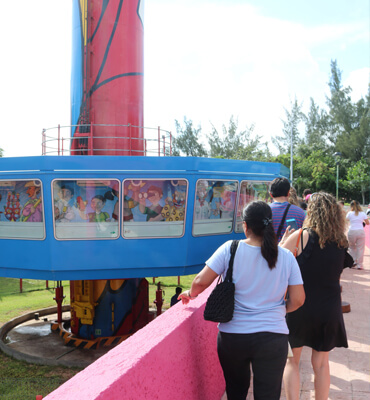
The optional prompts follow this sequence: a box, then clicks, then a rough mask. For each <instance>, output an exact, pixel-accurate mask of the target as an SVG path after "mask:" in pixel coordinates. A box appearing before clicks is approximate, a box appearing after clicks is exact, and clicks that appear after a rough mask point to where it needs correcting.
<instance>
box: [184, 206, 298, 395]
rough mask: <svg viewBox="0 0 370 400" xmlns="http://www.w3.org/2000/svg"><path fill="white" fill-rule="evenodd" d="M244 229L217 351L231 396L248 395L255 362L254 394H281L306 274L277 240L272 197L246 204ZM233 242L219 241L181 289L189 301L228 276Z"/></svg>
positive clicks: (236, 256) (227, 390)
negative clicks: (291, 325)
mask: <svg viewBox="0 0 370 400" xmlns="http://www.w3.org/2000/svg"><path fill="white" fill-rule="evenodd" d="M243 229H244V233H245V236H246V239H245V240H241V241H240V242H239V245H238V248H237V251H236V253H235V259H234V266H233V282H234V283H235V306H234V315H233V318H232V320H231V321H229V322H226V323H220V324H219V325H218V329H219V334H218V338H217V351H218V357H219V360H220V364H221V367H222V370H223V373H224V377H225V381H226V393H227V398H228V400H236V399H237V400H239V399H245V398H246V397H247V394H248V390H249V383H250V366H251V365H252V369H253V392H254V398H256V399H262V398H264V399H265V398H266V399H269V400H278V399H280V392H281V382H282V376H283V370H284V366H285V363H286V359H287V352H288V327H287V325H286V321H285V314H286V313H287V312H291V311H295V310H296V309H297V308H299V307H301V306H302V304H303V303H304V299H305V294H304V289H303V281H302V276H301V273H300V270H299V267H298V264H297V261H296V259H295V258H294V256H293V254H292V253H290V252H289V251H287V250H286V249H283V248H281V247H278V245H277V239H276V235H275V232H274V229H273V226H272V212H271V208H270V206H269V205H268V204H267V203H265V202H263V201H254V202H252V203H250V204H249V205H248V206H247V207H246V208H245V209H244V210H243ZM231 243H232V241H231V240H229V241H227V242H226V243H224V244H223V245H222V246H220V247H219V248H218V249H217V250H216V251H215V253H214V254H213V255H212V256H211V257H210V258H209V259H208V260H207V261H206V266H205V267H204V268H203V269H202V271H201V272H200V273H199V274H198V275H197V276H196V277H195V279H194V280H193V283H192V285H191V289H190V290H186V291H185V292H183V293H182V294H180V296H179V298H181V299H182V302H183V303H184V304H187V303H189V300H192V299H194V298H195V297H197V295H198V294H199V293H201V292H203V290H205V289H206V288H207V287H208V286H209V285H210V284H211V283H212V282H213V281H214V280H215V279H216V278H217V276H218V275H222V276H223V278H225V276H226V272H227V269H228V265H229V260H230V247H231ZM287 289H288V294H289V296H288V300H287V301H285V300H284V295H285V292H286V290H287Z"/></svg>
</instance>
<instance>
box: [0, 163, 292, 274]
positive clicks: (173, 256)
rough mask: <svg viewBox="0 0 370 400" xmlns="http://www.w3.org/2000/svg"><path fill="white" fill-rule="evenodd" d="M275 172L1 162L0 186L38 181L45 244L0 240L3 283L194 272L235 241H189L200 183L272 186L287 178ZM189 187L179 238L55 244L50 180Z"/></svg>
mask: <svg viewBox="0 0 370 400" xmlns="http://www.w3.org/2000/svg"><path fill="white" fill-rule="evenodd" d="M288 172H289V171H288V170H287V169H286V168H285V167H283V166H282V165H280V164H274V163H263V162H249V161H236V160H219V159H208V158H195V157H187V158H185V157H184V158H182V157H119V156H115V157H108V156H91V157H83V156H75V157H22V158H0V179H1V180H3V179H6V180H12V179H25V180H27V179H39V180H40V181H42V184H43V191H44V193H43V201H44V218H45V230H46V237H45V239H44V240H22V239H16V240H14V239H0V248H1V257H0V276H4V277H14V278H33V279H48V280H80V279H123V278H140V277H150V276H170V275H174V276H176V275H186V274H192V273H196V272H198V271H199V270H200V269H201V268H202V267H203V266H204V262H205V261H206V260H207V258H208V257H209V256H210V255H211V254H212V253H213V252H214V250H215V249H216V248H217V247H218V246H220V245H221V244H222V243H224V242H225V241H226V240H231V239H234V238H242V237H243V235H242V234H240V233H235V232H232V233H229V234H219V235H209V236H198V237H194V236H193V235H192V224H193V221H192V219H193V206H194V199H195V187H196V182H197V180H198V179H205V178H207V179H209V180H212V179H214V180H230V181H231V180H238V181H242V180H254V181H272V180H273V179H274V178H275V177H277V176H287V174H288ZM88 178H94V179H104V178H105V179H107V178H109V179H119V180H120V181H121V182H123V180H124V179H128V178H130V179H134V180H135V179H163V178H164V179H179V178H182V179H186V180H187V181H188V182H189V189H188V202H187V213H186V223H185V234H184V236H183V237H173V238H150V239H142V238H140V239H126V238H123V237H122V235H120V237H119V238H118V239H112V240H94V239H92V240H56V239H55V238H54V227H53V204H54V203H53V199H52V192H51V188H52V181H53V180H54V179H61V180H62V179H88Z"/></svg>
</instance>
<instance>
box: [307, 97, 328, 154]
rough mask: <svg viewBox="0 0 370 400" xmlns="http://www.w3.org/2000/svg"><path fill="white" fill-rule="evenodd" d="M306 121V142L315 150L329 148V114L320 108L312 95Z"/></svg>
mask: <svg viewBox="0 0 370 400" xmlns="http://www.w3.org/2000/svg"><path fill="white" fill-rule="evenodd" d="M304 122H305V125H306V136H305V141H304V142H305V144H306V145H307V146H308V147H309V148H310V149H313V150H325V149H327V148H328V141H327V132H328V126H329V116H328V114H327V113H326V112H325V111H324V110H320V108H319V106H317V105H316V104H315V101H314V99H313V98H312V97H311V99H310V110H309V112H308V114H307V116H305V117H304Z"/></svg>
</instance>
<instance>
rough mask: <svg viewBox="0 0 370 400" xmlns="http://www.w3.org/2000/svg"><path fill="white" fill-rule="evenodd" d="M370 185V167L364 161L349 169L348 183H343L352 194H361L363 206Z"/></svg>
mask: <svg viewBox="0 0 370 400" xmlns="http://www.w3.org/2000/svg"><path fill="white" fill-rule="evenodd" d="M369 183H370V175H369V165H368V164H367V163H366V161H365V160H364V159H361V160H360V161H358V162H357V163H355V164H353V165H352V166H351V167H349V168H348V170H347V181H345V182H343V184H344V185H345V186H346V188H347V190H348V189H350V191H351V192H352V193H356V192H357V193H358V192H361V197H362V204H365V193H366V192H367V191H368V190H369ZM355 197H356V196H353V198H355Z"/></svg>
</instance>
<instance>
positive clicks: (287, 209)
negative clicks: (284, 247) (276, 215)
mask: <svg viewBox="0 0 370 400" xmlns="http://www.w3.org/2000/svg"><path fill="white" fill-rule="evenodd" d="M290 206H291V204H290V203H289V204H288V205H287V206H286V209H285V212H284V215H283V218H282V219H281V222H280V225H279V229H278V231H277V233H276V237H277V240H279V237H280V233H281V231H282V229H283V226H284V222H285V218H286V215H287V214H288V211H289V208H290Z"/></svg>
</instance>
